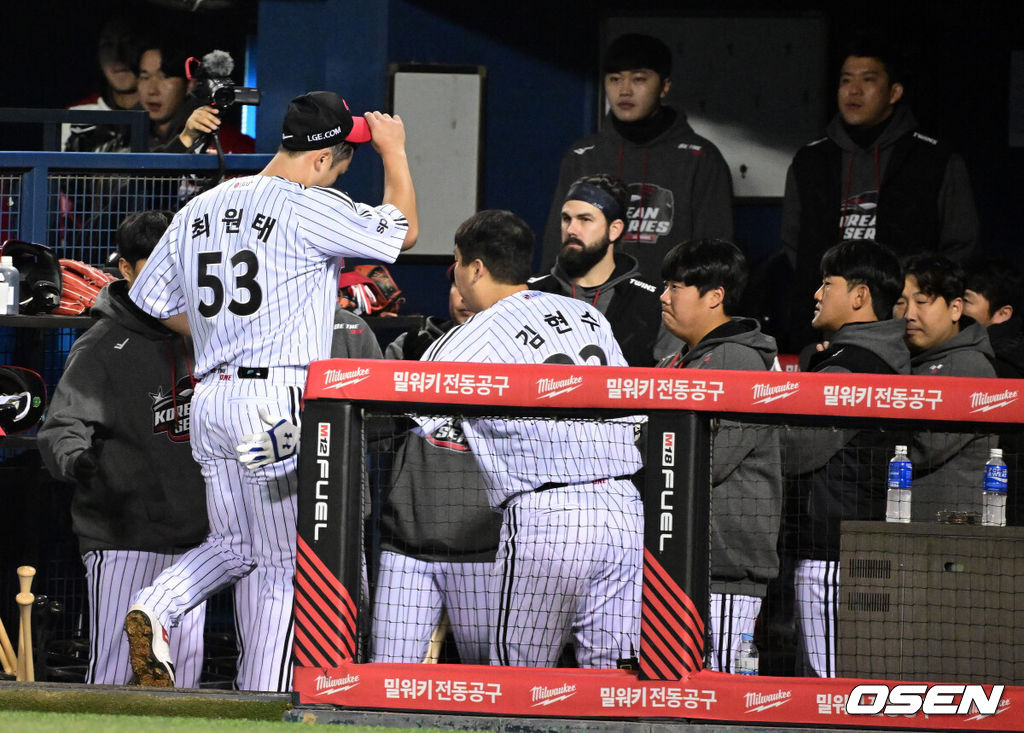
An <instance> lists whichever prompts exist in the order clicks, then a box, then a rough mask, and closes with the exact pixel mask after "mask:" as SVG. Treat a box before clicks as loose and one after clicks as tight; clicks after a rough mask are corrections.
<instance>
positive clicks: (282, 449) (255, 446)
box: [235, 405, 299, 470]
mask: <svg viewBox="0 0 1024 733" xmlns="http://www.w3.org/2000/svg"><path fill="white" fill-rule="evenodd" d="M259 413H260V420H262V421H263V422H264V423H265V424H266V425H268V426H269V428H268V429H267V430H265V431H263V432H262V433H253V434H252V435H246V436H245V437H244V438H242V442H241V443H239V444H238V445H236V446H235V451H236V452H237V453H238V462H239V463H241V464H242V465H243V466H245V467H246V468H248V469H250V470H256V469H257V468H263V466H266V465H269V464H271V463H277V462H278V461H283V460H284V459H285V458H288V457H289V456H292V455H294V454H295V452H296V451H297V450H298V449H299V426H298V425H296V424H295V423H293V422H290V421H289V420H286V419H285V418H283V417H279V418H274V417H271V416H270V413H269V412H268V411H267V407H266V405H260V409H259Z"/></svg>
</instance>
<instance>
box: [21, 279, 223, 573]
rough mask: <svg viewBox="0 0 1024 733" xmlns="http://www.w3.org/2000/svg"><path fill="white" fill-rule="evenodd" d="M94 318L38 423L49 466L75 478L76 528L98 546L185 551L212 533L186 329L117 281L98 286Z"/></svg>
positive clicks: (86, 547) (87, 547)
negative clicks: (144, 307)
mask: <svg viewBox="0 0 1024 733" xmlns="http://www.w3.org/2000/svg"><path fill="white" fill-rule="evenodd" d="M92 315H93V317H94V318H96V319H97V320H96V323H95V325H93V326H92V328H90V329H89V330H88V331H86V332H85V333H84V334H82V336H80V337H79V338H78V340H77V341H75V343H74V345H73V346H72V347H71V351H70V353H69V354H68V359H67V363H66V364H65V368H64V374H63V376H62V377H61V380H60V382H59V384H58V385H57V389H56V391H55V392H54V395H53V400H52V401H51V402H50V405H49V408H48V410H47V416H46V420H45V421H44V422H43V425H42V427H41V428H40V429H39V451H40V453H41V454H42V457H43V461H44V463H45V464H46V467H47V468H48V469H49V471H50V473H51V474H52V475H53V476H54V477H55V478H57V479H59V480H64V481H76V478H75V475H74V466H75V460H76V459H77V458H78V457H79V456H80V455H81V454H82V452H83V451H86V450H92V451H93V452H94V453H95V454H96V456H97V460H98V465H99V468H98V471H97V472H96V474H95V475H94V476H92V477H91V478H89V479H88V480H87V481H85V482H84V483H82V482H77V485H76V487H75V491H74V495H73V497H72V499H71V521H72V528H73V530H74V532H75V534H76V535H77V536H78V541H79V547H80V550H81V552H82V553H85V552H89V551H92V550H144V551H150V552H167V553H170V552H180V551H182V550H183V549H185V548H187V547H191V546H194V545H196V544H198V543H199V542H201V541H202V540H203V539H204V538H205V537H206V533H207V517H206V494H205V489H204V485H203V478H202V475H201V474H200V471H199V466H198V464H196V462H195V460H194V459H193V458H192V449H191V446H190V444H189V413H190V407H191V401H192V389H193V382H192V374H191V366H190V356H189V353H188V351H187V349H186V344H185V342H184V340H183V339H182V337H181V336H178V335H177V334H175V333H173V332H172V331H170V330H168V329H167V328H165V327H164V326H163V325H162V324H161V323H160V322H159V321H157V320H156V319H155V318H152V317H151V316H149V315H147V314H145V313H143V312H142V311H141V310H139V308H138V307H137V306H136V305H135V304H134V303H132V302H131V300H130V299H129V298H128V283H127V282H126V281H124V280H118V281H116V282H113V283H111V284H110V285H108V286H107V287H105V288H104V289H103V290H101V291H100V293H99V295H98V296H97V298H96V304H95V305H94V306H93V307H92Z"/></svg>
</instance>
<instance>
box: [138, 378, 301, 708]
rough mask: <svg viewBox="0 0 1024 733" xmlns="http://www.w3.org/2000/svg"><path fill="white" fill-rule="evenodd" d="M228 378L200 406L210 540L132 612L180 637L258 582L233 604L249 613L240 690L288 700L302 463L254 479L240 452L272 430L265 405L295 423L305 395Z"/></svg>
mask: <svg viewBox="0 0 1024 733" xmlns="http://www.w3.org/2000/svg"><path fill="white" fill-rule="evenodd" d="M228 376H231V377H232V379H230V380H218V379H217V378H216V377H217V375H216V374H215V375H213V377H212V378H210V379H205V380H203V381H202V382H200V383H199V384H198V385H196V391H195V396H194V397H193V400H192V431H191V432H192V453H193V455H194V456H195V459H196V461H197V462H198V463H199V465H200V467H201V469H202V472H203V477H204V479H205V480H206V505H207V513H208V514H209V517H210V534H209V535H208V536H207V538H206V540H204V541H203V543H202V544H201V545H199V546H198V547H196V548H193V549H192V550H189V551H188V552H186V553H184V554H183V555H182V557H181V558H180V559H179V560H178V562H176V563H175V564H174V565H172V566H171V567H170V568H168V569H167V570H165V571H164V572H162V573H161V574H160V575H159V577H157V579H156V580H155V581H154V583H153V585H151V586H150V587H148V588H145V589H144V590H143V591H141V592H140V593H139V594H138V595H137V596H136V598H135V601H134V602H135V603H142V604H144V605H146V606H148V607H149V608H151V609H153V611H154V612H155V613H156V614H157V616H158V617H159V618H160V621H161V623H163V624H164V625H165V626H167V627H168V628H173V627H176V626H177V625H178V623H179V622H180V620H181V617H182V615H183V614H184V613H185V612H186V611H187V610H188V609H190V608H192V607H193V606H195V605H196V604H198V603H201V602H202V601H204V600H206V599H207V598H208V597H209V596H211V595H213V594H214V593H216V592H217V591H219V590H220V589H221V588H224V587H226V586H228V585H231V584H233V583H236V582H237V581H238V580H239V579H240V578H242V577H244V576H246V575H247V574H249V573H250V572H252V573H253V577H252V578H251V579H250V580H248V581H247V583H246V587H245V588H244V589H243V590H241V591H239V592H237V593H236V594H235V599H236V601H240V600H241V601H243V602H244V601H246V600H247V601H248V602H249V603H250V604H251V606H249V607H245V608H243V609H242V610H241V611H240V612H236V619H237V620H238V621H239V627H238V637H239V648H240V650H241V653H240V657H239V663H238V666H239V669H238V678H237V686H238V688H239V689H243V690H264V691H278V692H285V691H288V690H290V689H291V672H292V634H293V628H292V599H293V595H294V590H293V582H294V578H295V536H296V510H297V505H296V491H297V488H298V477H297V474H296V467H297V458H296V457H295V456H292V457H291V458H289V459H287V460H284V461H281V462H279V463H272V464H270V465H268V466H266V467H264V468H261V469H258V470H256V471H250V470H248V469H246V468H243V467H242V465H241V464H240V463H238V460H237V458H236V453H235V446H236V445H237V444H238V443H239V442H241V439H242V437H243V436H244V435H247V434H250V433H258V432H261V431H263V430H265V429H266V426H265V425H264V424H263V422H262V421H261V420H260V418H259V413H258V407H259V405H261V404H262V405H268V406H269V410H270V413H271V415H275V416H278V415H280V416H289V417H291V419H292V420H293V422H297V418H298V415H297V413H298V405H299V398H300V397H301V387H300V386H299V385H297V384H291V385H284V384H275V383H273V382H271V381H270V380H263V379H239V378H237V377H236V376H234V375H228ZM273 376H274V370H273V369H271V377H273ZM249 584H254V585H249ZM171 636H172V638H173V634H172V635H171Z"/></svg>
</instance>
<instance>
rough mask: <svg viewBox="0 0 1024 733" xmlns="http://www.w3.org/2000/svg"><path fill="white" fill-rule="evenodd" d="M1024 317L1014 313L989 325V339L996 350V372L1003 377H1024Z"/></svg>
mask: <svg viewBox="0 0 1024 733" xmlns="http://www.w3.org/2000/svg"><path fill="white" fill-rule="evenodd" d="M1022 326H1024V319H1021V317H1020V316H1018V315H1017V314H1014V315H1013V316H1011V317H1010V319H1009V320H1007V321H1003V322H1002V323H992V324H990V325H989V327H988V340H989V342H990V343H991V344H992V351H994V352H995V355H996V356H995V364H994V366H995V368H996V374H997V375H998V376H1000V377H1002V378H1003V379H1024V328H1022Z"/></svg>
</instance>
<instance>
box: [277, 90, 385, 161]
mask: <svg viewBox="0 0 1024 733" xmlns="http://www.w3.org/2000/svg"><path fill="white" fill-rule="evenodd" d="M369 139H370V128H369V126H367V124H366V120H365V119H364V118H363V117H360V116H353V114H352V113H351V112H350V111H349V109H348V104H347V103H346V102H345V100H344V99H342V98H341V97H339V96H338V95H337V94H335V93H334V92H309V93H308V94H303V95H301V96H298V97H296V98H295V99H293V100H292V101H291V102H290V103H289V104H288V111H287V112H285V113H284V125H283V126H282V129H281V146H282V147H284V148H285V149H287V150H321V149H323V148H329V147H331V146H332V145H337V144H338V143H339V142H341V141H342V140H347V141H348V142H352V143H365V142H367V141H368V140H369Z"/></svg>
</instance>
